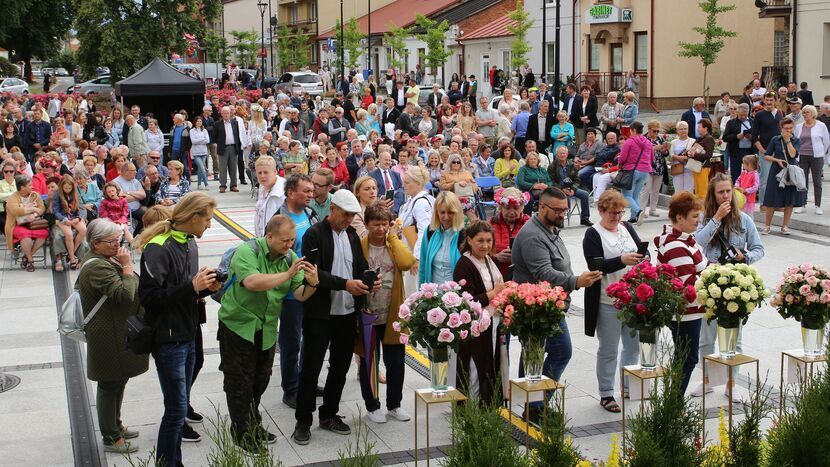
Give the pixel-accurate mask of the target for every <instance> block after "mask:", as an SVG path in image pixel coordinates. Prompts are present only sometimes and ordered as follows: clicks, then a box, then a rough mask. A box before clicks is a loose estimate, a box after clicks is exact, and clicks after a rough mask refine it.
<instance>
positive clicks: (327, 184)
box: [308, 167, 334, 220]
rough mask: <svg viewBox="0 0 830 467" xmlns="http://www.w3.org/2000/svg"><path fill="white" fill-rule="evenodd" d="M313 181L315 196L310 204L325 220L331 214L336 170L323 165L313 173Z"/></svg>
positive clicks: (321, 218)
mask: <svg viewBox="0 0 830 467" xmlns="http://www.w3.org/2000/svg"><path fill="white" fill-rule="evenodd" d="M311 183H312V184H313V185H314V197H313V198H312V199H311V202H309V203H308V206H309V207H310V208H311V209H313V210H314V212H315V213H316V214H317V219H320V220H323V219H325V218H326V217H328V215H329V210H330V209H331V188H332V186H333V185H334V172H333V171H332V170H331V169H327V168H325V167H321V168H319V169H317V171H316V172H314V173H313V174H312V175H311Z"/></svg>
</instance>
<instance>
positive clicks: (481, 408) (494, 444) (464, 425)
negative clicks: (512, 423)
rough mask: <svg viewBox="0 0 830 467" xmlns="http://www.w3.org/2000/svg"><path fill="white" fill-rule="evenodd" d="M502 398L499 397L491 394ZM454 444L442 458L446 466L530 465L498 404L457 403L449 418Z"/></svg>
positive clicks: (522, 466) (515, 466)
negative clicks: (453, 433)
mask: <svg viewBox="0 0 830 467" xmlns="http://www.w3.org/2000/svg"><path fill="white" fill-rule="evenodd" d="M493 399H494V400H501V397H494V398H493ZM451 423H452V426H453V428H454V429H455V447H453V448H452V449H451V450H450V453H449V456H448V457H447V458H446V459H444V461H443V462H442V465H444V466H445V467H470V466H477V467H491V466H492V467H531V466H532V465H533V464H532V463H531V461H530V460H529V459H528V458H527V457H525V456H524V455H523V454H522V451H521V449H520V448H519V446H518V445H517V444H516V443H515V442H514V441H513V437H512V436H511V432H510V428H509V427H508V426H507V424H506V423H505V422H504V418H502V416H501V414H500V413H499V406H498V405H496V404H494V405H489V406H488V405H483V404H481V403H480V402H479V401H478V400H476V399H469V400H467V401H466V403H464V404H459V405H458V407H456V409H455V412H454V414H453V416H452V420H451Z"/></svg>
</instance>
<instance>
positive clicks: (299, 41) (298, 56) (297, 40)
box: [291, 34, 311, 70]
mask: <svg viewBox="0 0 830 467" xmlns="http://www.w3.org/2000/svg"><path fill="white" fill-rule="evenodd" d="M291 50H292V51H293V52H294V57H293V60H292V65H293V66H294V69H295V70H302V69H303V68H305V67H307V66H308V64H309V61H310V59H309V54H310V53H311V45H310V44H309V41H308V36H306V35H305V34H297V35H296V36H294V38H293V40H292V41H291Z"/></svg>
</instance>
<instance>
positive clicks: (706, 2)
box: [678, 0, 738, 108]
mask: <svg viewBox="0 0 830 467" xmlns="http://www.w3.org/2000/svg"><path fill="white" fill-rule="evenodd" d="M719 2H720V0H703V1H701V2H699V3H698V6H699V7H700V9H701V10H702V11H703V12H704V13H706V25H705V26H704V27H695V28H692V29H693V30H694V31H695V32H697V33H698V34H700V35H701V36H703V42H696V43H695V42H691V43H690V42H679V43H678V45H680V53H679V55H680V56H681V57H688V58H699V59H700V61H701V62H702V63H703V98H704V99H705V100H706V107H707V108H708V107H709V87H708V86H707V85H706V72H707V71H708V68H709V65H712V64H713V63H715V62H716V61H717V59H718V54H719V53H720V51H721V49H723V47H724V45H726V43H725V42H724V41H723V38H725V37H735V36H737V35H738V34H737V33H736V32H735V31H728V30H726V29H724V28H722V27H721V26H720V25H718V15H720V14H721V13H726V12H728V11H732V10H734V9H735V5H721V4H720V3H719Z"/></svg>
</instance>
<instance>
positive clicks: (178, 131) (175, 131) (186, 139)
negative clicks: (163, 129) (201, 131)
mask: <svg viewBox="0 0 830 467" xmlns="http://www.w3.org/2000/svg"><path fill="white" fill-rule="evenodd" d="M190 146H191V144H190V132H189V130H188V129H187V125H185V121H184V115H182V114H175V115H173V128H172V129H171V130H170V160H173V161H179V162H181V163H182V164H183V165H184V174H182V175H183V176H184V177H185V179H186V180H190V163H189V161H188V159H189V158H188V153H189V152H190Z"/></svg>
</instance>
